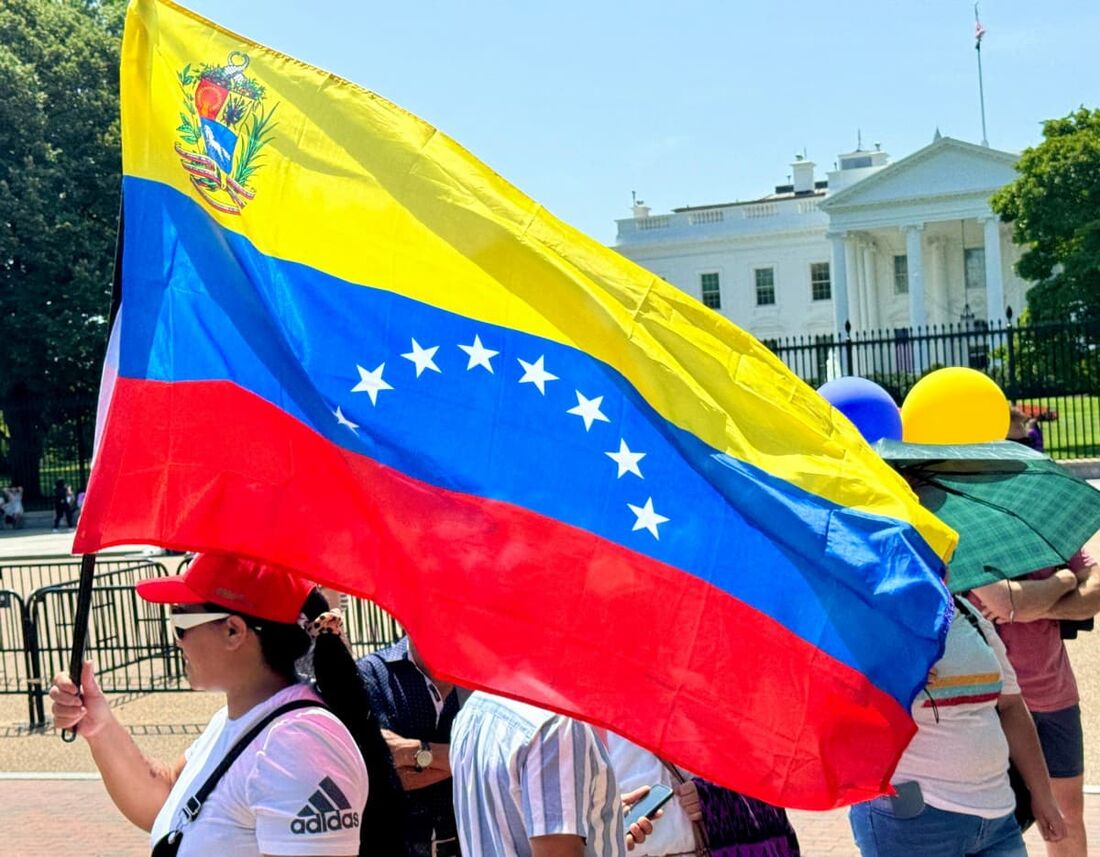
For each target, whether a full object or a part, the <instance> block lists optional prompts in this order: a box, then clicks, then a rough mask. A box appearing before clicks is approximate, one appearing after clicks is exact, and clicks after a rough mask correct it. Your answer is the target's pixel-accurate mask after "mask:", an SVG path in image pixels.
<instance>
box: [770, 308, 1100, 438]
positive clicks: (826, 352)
mask: <svg viewBox="0 0 1100 857" xmlns="http://www.w3.org/2000/svg"><path fill="white" fill-rule="evenodd" d="M765 344H766V345H767V346H768V347H769V348H771V350H772V351H773V352H774V353H775V354H776V355H777V356H778V357H779V358H780V359H781V360H782V361H783V362H784V363H786V364H787V366H789V367H790V368H791V370H792V371H794V372H795V373H796V374H797V375H798V376H799V377H801V378H802V379H803V380H804V381H806V382H807V383H809V384H810V385H811V386H813V387H819V386H821V385H822V384H823V383H825V382H826V381H827V380H829V379H830V378H835V377H839V376H842V375H862V376H863V377H865V378H869V379H871V380H872V381H875V382H877V383H878V384H881V385H882V386H883V387H884V388H885V389H886V390H888V391H889V392H890V394H891V395H892V396H893V397H894V399H895V401H897V402H898V404H901V402H902V400H903V399H904V398H905V395H906V394H907V393H908V392H909V389H910V388H911V387H912V386H913V385H914V384H915V383H916V382H917V381H918V380H919V379H920V378H921V377H922V376H923V375H925V374H927V373H928V372H931V371H932V370H934V369H939V368H942V367H944V366H968V367H970V368H972V369H977V370H979V371H981V372H984V373H986V374H987V375H989V376H990V377H991V378H992V379H993V380H994V381H996V382H997V384H998V385H1000V387H1001V389H1003V390H1004V391H1005V394H1006V395H1007V396H1008V398H1009V399H1010V400H1011V401H1012V402H1014V403H1016V404H1018V405H1020V406H1021V407H1022V408H1023V409H1024V410H1025V411H1027V412H1029V413H1030V414H1032V415H1033V416H1035V417H1036V418H1037V419H1038V420H1039V421H1040V428H1041V429H1042V431H1043V434H1044V442H1045V446H1046V451H1047V452H1048V453H1049V454H1050V455H1051V456H1052V457H1054V458H1088V457H1094V456H1098V455H1100V325H1098V324H1096V323H1090V322H1075V321H1065V322H1056V323H1044V324H1026V325H1017V324H1013V323H1012V319H1011V312H1010V313H1009V320H1008V321H1007V322H1004V323H1000V322H996V323H993V324H988V323H986V322H984V321H981V320H972V321H968V322H960V323H958V324H947V325H934V326H930V327H926V328H908V327H903V328H895V329H894V330H876V331H863V332H855V333H853V332H852V331H851V329H850V326H849V328H848V330H847V331H846V332H845V334H844V335H843V336H841V337H835V336H833V335H831V334H828V335H822V336H812V337H809V336H803V337H793V338H790V339H778V340H775V339H773V340H765Z"/></svg>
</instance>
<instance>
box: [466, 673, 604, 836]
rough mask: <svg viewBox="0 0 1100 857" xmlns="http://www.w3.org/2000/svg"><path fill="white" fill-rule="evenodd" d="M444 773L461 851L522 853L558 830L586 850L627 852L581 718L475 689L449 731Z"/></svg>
mask: <svg viewBox="0 0 1100 857" xmlns="http://www.w3.org/2000/svg"><path fill="white" fill-rule="evenodd" d="M451 773H452V776H453V782H454V798H455V818H456V820H457V821H458V836H459V839H460V841H461V844H462V853H463V854H471V855H478V857H526V855H529V854H530V853H531V846H530V842H529V840H530V839H531V837H535V836H545V835H549V834H559V833H562V834H572V835H575V836H580V837H582V838H583V839H584V841H585V852H584V853H585V854H586V855H591V857H620V855H625V854H626V839H625V829H624V827H623V813H622V803H621V799H620V795H619V788H618V785H617V784H616V782H615V775H614V773H613V772H612V770H611V763H610V759H609V758H608V754H607V749H606V748H605V747H604V745H603V744H602V743H601V742H600V740H599V738H598V737H597V735H596V732H595V730H593V729H592V727H591V726H589V725H588V724H586V723H581V722H580V721H577V720H573V719H571V718H568V717H563V716H561V715H559V714H554V713H552V712H549V711H544V710H543V709H541V708H536V707H535V706H533V705H526V704H524V703H521V702H514V701H512V700H509V699H504V698H502V697H498V696H492V695H490V694H486V693H475V694H473V695H472V696H471V697H470V699H469V700H468V701H467V702H466V704H465V705H464V706H463V707H462V710H461V711H459V713H458V716H457V717H456V718H455V722H454V727H453V728H452V731H451Z"/></svg>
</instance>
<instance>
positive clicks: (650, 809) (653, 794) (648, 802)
mask: <svg viewBox="0 0 1100 857" xmlns="http://www.w3.org/2000/svg"><path fill="white" fill-rule="evenodd" d="M672 794H673V792H672V789H670V788H669V787H668V786H666V785H665V784H664V783H654V784H653V785H651V786H650V787H649V794H647V795H646V796H645V797H644V798H642V799H641V800H639V801H638V802H637V803H636V804H634V806H632V807H631V808H630V811H629V812H628V813H627V814H626V826H627V828H628V829H629V828H630V826H631V825H632V824H634V823H635V822H637V821H641V820H642V819H643V818H653V816H655V815H656V814H657V810H659V809H660V808H661V807H662V806H664V805H665V804H666V803H668V802H669V801H670V800H672Z"/></svg>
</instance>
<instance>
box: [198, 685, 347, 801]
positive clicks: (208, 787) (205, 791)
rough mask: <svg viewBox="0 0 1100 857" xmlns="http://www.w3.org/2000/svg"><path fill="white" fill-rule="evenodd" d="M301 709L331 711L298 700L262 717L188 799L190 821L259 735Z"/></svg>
mask: <svg viewBox="0 0 1100 857" xmlns="http://www.w3.org/2000/svg"><path fill="white" fill-rule="evenodd" d="M299 708H322V709H324V710H325V711H328V710H330V709H329V708H328V706H326V705H325V704H324V703H322V702H317V701H316V700H311V699H296V700H294V701H293V702H288V703H286V704H285V705H280V706H279V707H278V708H276V709H275V710H274V711H270V712H268V713H267V714H265V715H264V716H263V717H261V718H260V719H259V720H258V721H257V722H256V724H255V725H254V726H253V727H252V728H251V729H249V730H248V731H247V732H245V733H244V735H242V736H241V737H240V738H238V739H237V742H236V743H235V744H234V745H233V746H232V747H230V748H229V752H228V753H226V754H225V758H224V759H222V760H221V762H220V763H219V764H218V767H216V768H215V769H214V770H213V772H212V773H211V774H210V776H209V777H207V778H206V782H205V783H203V784H202V786H200V787H199V790H198V791H197V792H195V793H194V794H193V795H192V796H191V797H189V798H188V799H187V803H185V804H184V805H183V814H184V816H186V818H187V820H188V821H194V820H195V819H196V818H197V817H198V814H199V812H200V811H201V810H202V805H203V804H204V803H206V799H207V798H208V797H210V793H211V792H212V791H214V787H215V786H216V785H217V784H218V780H220V779H221V778H222V775H224V774H225V772H226V771H228V770H229V768H230V766H231V765H232V764H233V763H234V762H235V761H237V757H238V756H239V755H241V753H243V752H244V751H245V748H247V747H248V745H249V744H251V743H252V742H253V741H254V740H255V738H256V736H257V735H259V734H260V733H261V732H263V731H264V729H266V728H267V727H268V726H269V725H270V724H271V721H273V720H275V719H276V718H277V717H281V716H282V715H284V714H286V713H287V712H288V711H296V710H297V709H299Z"/></svg>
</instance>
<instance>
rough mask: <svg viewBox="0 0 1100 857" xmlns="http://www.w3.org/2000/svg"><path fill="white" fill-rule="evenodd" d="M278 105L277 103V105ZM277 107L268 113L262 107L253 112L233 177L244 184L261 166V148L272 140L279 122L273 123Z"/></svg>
mask: <svg viewBox="0 0 1100 857" xmlns="http://www.w3.org/2000/svg"><path fill="white" fill-rule="evenodd" d="M277 106H278V105H276V107H277ZM275 109H276V108H275V107H273V108H271V112H270V113H267V112H265V111H264V109H263V108H262V107H261V108H259V109H258V110H256V111H255V112H254V113H253V114H252V117H251V118H252V121H251V122H249V124H248V128H247V130H246V132H245V134H244V138H243V139H244V145H243V146H242V147H241V152H240V154H239V155H238V156H237V166H236V168H235V169H234V170H233V178H234V179H235V180H236V181H237V182H239V183H240V184H242V185H247V184H248V179H249V178H250V177H251V176H252V174H253V173H254V172H256V170H257V169H259V168H260V166H261V164H260V160H261V158H260V154H259V153H260V149H262V148H263V147H264V146H266V145H267V144H268V143H270V142H271V138H272V136H273V134H274V131H275V128H276V127H277V125H278V123H272V122H271V117H272V116H274V115H275Z"/></svg>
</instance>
